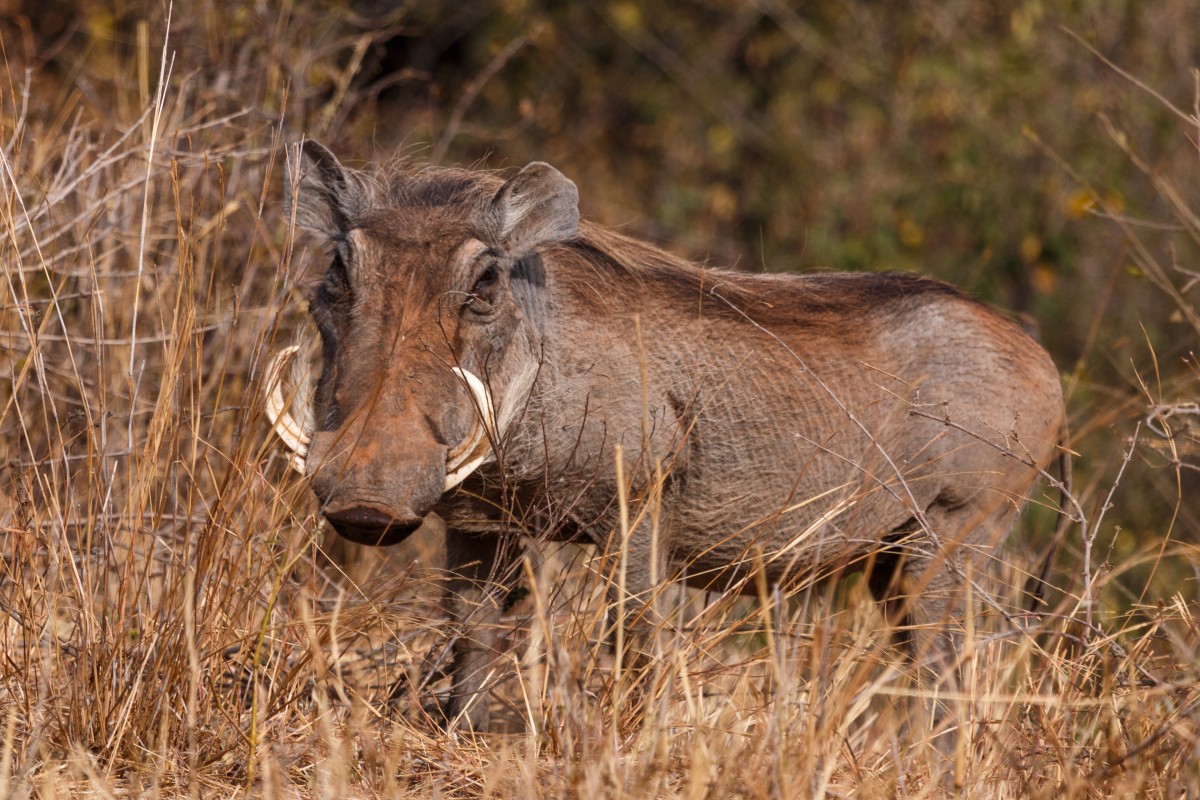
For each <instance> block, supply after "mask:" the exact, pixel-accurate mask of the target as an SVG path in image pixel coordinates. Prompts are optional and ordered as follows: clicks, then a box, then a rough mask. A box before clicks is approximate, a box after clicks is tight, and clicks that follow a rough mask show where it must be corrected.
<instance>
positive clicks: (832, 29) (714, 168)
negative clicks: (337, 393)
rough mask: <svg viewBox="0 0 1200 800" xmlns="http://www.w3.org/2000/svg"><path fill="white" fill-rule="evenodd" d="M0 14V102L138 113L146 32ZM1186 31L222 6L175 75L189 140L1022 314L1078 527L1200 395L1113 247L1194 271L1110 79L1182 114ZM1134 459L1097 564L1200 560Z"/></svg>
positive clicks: (1004, 17) (1148, 471)
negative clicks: (1065, 442)
mask: <svg viewBox="0 0 1200 800" xmlns="http://www.w3.org/2000/svg"><path fill="white" fill-rule="evenodd" d="M7 5H8V6H10V8H8V9H6V10H7V11H8V12H9V14H10V22H9V23H8V24H7V27H6V28H5V31H7V33H6V36H5V55H6V58H7V59H8V63H9V65H10V81H11V82H13V83H16V82H18V81H19V78H18V77H14V76H16V75H18V72H17V70H16V69H15V68H16V67H17V66H19V65H21V64H23V63H25V64H35V65H37V66H39V67H41V68H43V69H47V70H52V71H54V70H56V71H57V74H58V75H59V77H60V79H61V81H62V82H63V84H64V85H65V86H74V87H76V89H77V90H78V96H77V98H76V100H74V101H73V102H74V103H75V104H82V105H87V106H90V107H91V108H92V110H93V111H94V112H95V113H97V114H99V115H101V116H105V115H107V116H110V117H116V118H118V119H122V120H125V121H126V122H128V121H131V120H132V119H134V118H135V117H136V114H137V113H138V112H139V109H136V108H115V107H108V106H106V104H105V103H106V101H105V97H106V91H105V86H106V85H121V86H125V85H127V84H128V83H129V82H130V81H139V80H140V81H141V82H142V83H143V84H144V85H145V86H147V87H149V88H152V86H153V82H154V81H153V78H154V76H153V74H149V73H152V72H153V70H154V65H156V64H157V60H158V58H157V48H159V47H161V43H162V30H163V28H162V25H161V21H162V18H163V16H164V14H165V12H164V10H163V9H162V8H161V7H159V6H157V5H156V6H154V8H149V9H148V8H147V7H145V6H142V5H140V4H132V3H130V4H125V3H122V2H118V3H115V4H113V3H107V2H105V3H102V2H93V0H77V2H66V1H65V0H48V1H47V2H38V3H33V2H28V1H26V2H21V0H7ZM147 14H149V18H150V19H151V20H152V22H151V24H150V25H149V26H148V27H146V26H145V25H144V23H142V24H141V26H140V27H139V24H140V23H141V21H142V20H144V19H146V18H147ZM1197 31H1200V6H1197V4H1196V3H1195V2H1194V0H1160V2H1156V3H1144V2H1139V1H1138V0H1105V1H1104V2H1101V0H1064V1H1063V2H1050V1H1049V0H1007V1H1005V0H947V1H946V2H942V1H940V0H918V1H917V2H912V3H878V2H869V1H868V0H814V1H813V2H808V3H803V4H799V3H787V2H784V0H724V1H719V0H688V1H687V2H673V3H666V2H657V1H653V2H636V0H593V1H592V2H581V3H551V2H536V1H535V0H464V1H463V2H459V3H454V4H447V3H442V2H434V1H433V0H413V2H409V3H405V4H403V5H400V6H393V5H392V4H390V3H385V2H382V0H377V1H375V2H360V3H345V2H317V0H291V1H290V2H285V3H281V4H266V3H260V4H248V3H238V2H231V1H230V0H217V2H213V3H207V4H204V5H203V8H201V7H199V6H197V7H195V8H189V9H184V8H182V7H176V8H175V10H174V18H173V21H172V26H171V38H170V41H169V43H168V49H169V50H171V51H173V52H174V53H175V54H176V55H175V66H174V72H175V75H176V77H177V81H178V82H179V85H180V86H187V87H188V89H187V91H192V92H194V93H195V94H196V97H197V100H196V109H197V111H196V113H197V115H198V116H204V115H207V116H208V118H217V117H218V116H219V115H220V114H228V113H235V112H238V113H240V112H243V111H245V112H246V113H248V114H250V115H251V119H252V120H255V121H257V122H258V124H260V125H261V127H262V129H263V131H264V133H263V138H266V137H268V136H269V135H270V134H271V133H272V132H273V131H278V132H281V133H282V136H283V138H284V140H294V139H296V138H298V137H299V136H300V135H302V134H304V135H309V136H314V137H318V138H321V139H323V140H325V141H326V143H327V144H329V145H331V146H332V147H334V148H335V149H336V150H337V151H338V152H339V153H341V154H342V155H344V156H345V157H347V160H348V161H351V162H354V161H356V160H362V161H378V160H385V159H387V158H390V157H392V156H394V155H396V154H398V153H399V154H403V155H405V156H407V157H410V158H413V159H415V160H417V161H420V160H423V159H433V160H435V161H440V162H442V163H454V164H465V165H473V164H482V165H485V166H488V167H494V168H501V167H513V166H519V165H522V164H524V163H525V162H527V161H531V160H535V159H542V160H547V161H550V162H552V163H554V164H555V165H556V166H558V167H559V168H560V169H562V170H563V171H564V172H565V173H567V174H568V175H569V176H571V177H572V178H574V179H575V181H576V182H577V183H578V184H579V186H580V190H581V195H582V198H583V201H582V204H583V210H584V213H585V214H586V215H588V216H590V217H592V218H594V219H598V220H600V221H603V222H606V223H608V224H610V225H615V226H621V227H623V228H625V229H627V230H629V231H631V232H633V233H635V234H638V235H641V236H644V237H647V238H649V239H652V240H654V241H657V242H659V243H662V244H664V245H666V246H668V247H669V248H671V249H674V250H675V251H676V252H681V253H683V254H685V255H688V256H691V257H694V258H697V259H701V260H706V261H708V262H709V263H712V264H715V265H722V266H730V265H733V266H736V267H738V268H741V269H748V270H771V271H782V270H810V269H817V268H838V269H871V270H876V269H903V270H919V271H921V272H924V273H928V274H932V275H935V276H938V277H941V278H943V279H946V280H948V281H951V282H953V283H956V284H958V285H960V286H962V287H964V288H966V289H967V290H968V291H970V292H972V293H973V294H975V295H977V296H979V297H981V298H983V299H986V300H988V301H990V302H993V303H996V304H997V305H999V306H1002V307H1004V308H1007V309H1010V310H1011V311H1013V312H1016V313H1018V314H1022V315H1026V316H1027V319H1028V320H1029V321H1030V322H1031V323H1033V324H1036V325H1037V326H1038V327H1039V328H1040V333H1041V336H1042V338H1043V340H1044V342H1045V343H1046V345H1047V347H1048V348H1049V349H1050V350H1051V352H1052V353H1053V355H1054V356H1055V358H1056V360H1057V361H1058V364H1059V366H1060V368H1061V369H1062V370H1063V371H1064V373H1065V374H1066V376H1067V382H1068V383H1067V385H1068V389H1069V392H1070V405H1071V411H1072V417H1073V422H1074V427H1075V429H1076V432H1077V436H1076V448H1077V449H1078V450H1080V451H1081V453H1082V454H1083V457H1082V458H1081V459H1080V464H1079V467H1080V471H1079V474H1080V476H1081V485H1082V486H1083V491H1082V495H1083V500H1084V502H1085V505H1087V507H1089V508H1091V509H1095V508H1098V507H1099V505H1100V504H1101V502H1102V501H1103V499H1104V495H1105V493H1106V492H1107V488H1108V486H1109V485H1110V483H1111V480H1112V478H1113V475H1114V474H1115V472H1116V468H1117V466H1118V465H1119V462H1120V454H1121V452H1122V451H1123V449H1124V448H1125V446H1126V441H1125V439H1124V438H1123V437H1124V436H1127V435H1128V434H1130V433H1131V432H1132V429H1133V426H1134V423H1135V421H1136V420H1137V419H1139V418H1140V417H1141V416H1143V415H1144V414H1145V407H1146V405H1147V404H1150V403H1156V402H1164V401H1173V400H1177V399H1180V398H1181V397H1182V398H1186V397H1188V396H1191V397H1193V398H1194V397H1195V393H1196V391H1195V390H1196V380H1197V374H1200V373H1198V372H1197V370H1196V368H1195V362H1194V361H1190V362H1189V361H1187V359H1188V357H1189V354H1190V353H1192V352H1193V351H1194V350H1195V349H1196V347H1197V331H1196V330H1194V329H1193V328H1192V327H1191V326H1189V325H1188V324H1187V322H1186V319H1185V318H1183V317H1181V315H1180V313H1179V306H1178V299H1177V298H1176V299H1172V298H1171V297H1169V296H1168V295H1167V293H1165V292H1164V291H1162V290H1161V287H1160V286H1158V285H1154V282H1153V281H1148V280H1147V279H1146V272H1145V268H1144V266H1142V265H1141V262H1140V261H1139V260H1138V259H1137V258H1134V257H1133V256H1132V255H1131V244H1132V242H1131V236H1135V237H1137V239H1138V242H1140V246H1144V247H1145V248H1146V249H1147V250H1148V251H1150V252H1151V253H1154V254H1155V255H1156V257H1157V258H1161V259H1162V260H1163V262H1164V263H1167V264H1175V265H1180V266H1183V267H1185V268H1190V269H1193V270H1194V269H1196V261H1195V256H1196V254H1197V242H1196V241H1194V240H1192V239H1190V238H1189V237H1188V236H1185V235H1181V229H1180V226H1179V225H1178V222H1177V218H1176V216H1175V215H1176V214H1177V213H1178V209H1177V208H1171V207H1170V204H1168V203H1165V202H1164V200H1163V195H1162V192H1161V191H1160V187H1158V186H1157V185H1156V178H1155V176H1156V175H1158V176H1169V177H1173V178H1174V185H1175V187H1176V188H1177V189H1178V190H1180V191H1181V192H1183V193H1184V194H1185V195H1186V196H1185V197H1184V204H1185V205H1186V206H1188V207H1190V208H1191V209H1200V202H1197V197H1196V194H1197V191H1198V187H1200V181H1197V180H1195V175H1196V168H1197V161H1198V160H1200V159H1198V157H1197V150H1196V137H1197V136H1198V135H1200V134H1198V132H1197V129H1196V127H1195V126H1194V125H1193V126H1192V127H1191V128H1190V129H1189V128H1188V126H1187V125H1185V124H1184V123H1183V121H1181V119H1180V118H1179V115H1178V114H1176V113H1174V112H1173V111H1172V110H1171V109H1170V108H1169V107H1168V106H1167V105H1165V104H1164V103H1163V102H1161V101H1159V100H1156V99H1155V98H1153V97H1152V96H1151V95H1150V94H1149V93H1147V92H1146V91H1144V90H1143V89H1141V88H1139V87H1138V86H1137V85H1135V83H1134V82H1132V81H1131V80H1128V79H1127V78H1126V77H1123V76H1122V75H1121V74H1119V73H1118V72H1117V71H1116V70H1114V69H1113V68H1112V67H1111V66H1110V65H1108V64H1106V63H1105V62H1104V58H1107V59H1111V61H1112V62H1113V63H1114V64H1116V65H1119V66H1120V68H1121V69H1123V70H1125V71H1127V72H1128V73H1129V75H1131V76H1135V77H1136V79H1137V80H1138V81H1141V82H1144V83H1145V84H1146V85H1148V86H1150V87H1153V89H1154V90H1155V91H1157V92H1159V93H1161V95H1162V96H1163V97H1164V98H1166V99H1167V100H1169V101H1170V102H1171V103H1173V104H1175V106H1177V107H1179V108H1183V109H1190V108H1192V103H1193V98H1194V96H1195V93H1196V92H1197V88H1196V81H1197V78H1196V77H1195V73H1194V72H1193V70H1194V69H1195V67H1196V66H1197V64H1200V37H1198V36H1197ZM139 37H141V38H139ZM139 43H141V44H140V45H139ZM139 46H140V47H141V51H142V52H148V53H150V54H151V58H150V59H149V64H150V65H151V66H150V68H149V70H147V69H142V70H141V72H140V73H139V72H138V71H136V70H135V71H134V73H133V74H131V72H130V69H129V65H130V64H132V63H135V62H136V60H137V59H136V55H137V53H138V52H139ZM1093 48H1094V50H1095V52H1093ZM1098 54H1102V55H1103V58H1101V57H1100V56H1099V55H1098ZM143 60H145V59H143ZM149 88H148V89H147V91H149ZM6 91H7V89H6ZM114 96H116V95H115V94H114ZM64 107H65V106H64ZM67 110H68V111H69V110H70V109H69V108H68V109H67ZM216 135H218V136H219V133H218V134H216ZM1189 137H1190V138H1189ZM1139 159H1140V160H1141V162H1142V163H1141V164H1139V163H1138V160H1139ZM277 190H278V189H277V188H276V191H277ZM1188 193H1190V194H1188ZM272 202H278V196H277V195H276V196H275V197H273V198H272ZM1114 214H1117V215H1127V216H1128V217H1129V218H1131V219H1137V220H1141V221H1142V223H1139V224H1136V225H1134V226H1133V227H1132V228H1126V229H1122V228H1121V227H1120V226H1117V225H1114V224H1113V223H1112V222H1111V220H1106V219H1104V218H1103V217H1104V216H1105V215H1109V216H1111V215H1114ZM268 216H269V214H268ZM281 223H282V221H281ZM1134 249H1136V248H1134ZM1179 275H1180V276H1182V275H1183V273H1179ZM1179 282H1180V284H1181V285H1186V281H1185V280H1184V279H1183V278H1182V277H1180V281H1179ZM848 324H853V321H848ZM1142 380H1144V381H1145V386H1146V388H1145V389H1143V388H1142V387H1141V385H1140V381H1142ZM1189 393H1190V395H1189ZM1135 463H1137V464H1138V465H1139V466H1140V467H1144V469H1140V470H1135V471H1136V472H1137V475H1136V476H1134V477H1132V478H1127V479H1126V481H1127V482H1126V484H1125V486H1126V487H1128V488H1127V489H1122V491H1120V492H1119V493H1118V494H1117V496H1116V497H1117V500H1118V502H1117V503H1116V505H1115V508H1114V510H1113V511H1112V512H1111V514H1110V516H1109V517H1108V518H1107V519H1108V522H1109V523H1112V522H1114V521H1116V522H1120V524H1121V525H1122V526H1123V527H1124V528H1125V530H1127V531H1129V530H1132V531H1134V535H1133V536H1132V537H1127V538H1126V539H1125V540H1121V541H1120V542H1117V541H1116V540H1114V542H1115V543H1114V544H1113V550H1112V553H1113V554H1114V555H1116V556H1120V555H1122V552H1121V551H1122V548H1124V549H1125V551H1126V553H1125V554H1126V555H1128V553H1130V552H1132V551H1134V550H1136V549H1137V548H1138V546H1139V543H1143V542H1144V541H1145V540H1147V539H1149V538H1152V537H1155V536H1159V535H1161V533H1162V532H1163V531H1164V530H1166V529H1167V528H1168V527H1170V526H1171V525H1172V524H1174V525H1175V528H1174V533H1175V534H1176V535H1177V536H1183V537H1185V538H1188V539H1191V540H1192V541H1197V540H1200V535H1198V534H1197V531H1198V530H1200V519H1198V516H1197V511H1195V510H1193V509H1192V508H1191V506H1190V505H1189V504H1187V503H1183V504H1182V506H1181V507H1180V510H1179V516H1178V519H1175V517H1174V516H1173V510H1174V509H1175V508H1176V507H1177V506H1180V503H1179V498H1180V497H1187V496H1189V495H1195V493H1196V492H1200V483H1198V481H1197V480H1196V478H1197V473H1196V471H1194V470H1189V469H1175V468H1174V467H1173V466H1172V464H1171V461H1170V458H1167V457H1164V456H1162V455H1161V453H1160V450H1155V449H1153V448H1151V449H1149V450H1145V451H1143V450H1139V451H1137V454H1136V455H1135ZM1172 520H1174V523H1172ZM1110 533H1111V531H1110ZM1105 546H1107V545H1105Z"/></svg>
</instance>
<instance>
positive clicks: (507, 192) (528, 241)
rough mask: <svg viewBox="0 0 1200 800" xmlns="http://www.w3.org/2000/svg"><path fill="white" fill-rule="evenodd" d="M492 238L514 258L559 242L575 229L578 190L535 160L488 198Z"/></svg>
mask: <svg viewBox="0 0 1200 800" xmlns="http://www.w3.org/2000/svg"><path fill="white" fill-rule="evenodd" d="M491 211H492V214H493V215H494V218H495V224H496V238H497V239H498V240H499V242H498V243H499V244H501V245H502V246H503V247H504V248H505V249H506V250H507V251H508V252H509V254H511V255H512V256H514V257H519V256H521V255H523V254H525V253H528V252H529V251H531V250H533V249H534V248H536V247H538V246H539V245H543V244H549V243H551V242H561V241H563V240H564V239H570V238H571V237H572V236H574V235H575V231H576V229H577V228H578V227H579V190H578V189H576V188H575V184H574V183H572V182H571V181H570V179H568V178H567V176H565V175H563V174H562V173H561V172H559V171H558V170H556V169H555V168H554V167H552V166H550V165H549V164H544V163H542V162H541V161H535V162H533V163H532V164H530V165H529V166H527V167H525V169H523V170H521V171H520V172H519V173H518V174H517V175H516V177H514V178H513V179H512V180H510V181H509V182H508V183H506V184H504V185H503V186H501V187H500V191H498V192H496V196H495V197H493V198H492V208H491Z"/></svg>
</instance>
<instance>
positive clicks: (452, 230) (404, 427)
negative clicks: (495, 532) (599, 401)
mask: <svg viewBox="0 0 1200 800" xmlns="http://www.w3.org/2000/svg"><path fill="white" fill-rule="evenodd" d="M298 155H299V158H298V159H294V160H293V164H292V165H291V170H290V172H291V174H290V176H289V181H288V200H289V209H290V210H291V211H292V213H294V215H295V219H296V223H297V225H298V226H300V227H303V228H306V229H308V230H310V231H313V232H315V233H316V234H318V235H319V236H321V237H322V238H323V239H324V240H325V242H327V244H328V246H329V249H330V255H331V262H330V265H329V269H328V271H327V272H326V273H325V276H324V279H323V280H322V281H321V283H320V284H319V285H318V286H317V287H316V289H315V290H314V291H313V292H312V294H311V296H310V299H309V303H310V311H311V314H312V318H313V320H314V322H315V323H316V326H317V328H318V330H320V333H321V342H322V350H323V362H324V363H323V369H322V372H321V377H320V380H319V382H318V384H317V387H316V391H315V393H314V396H313V400H312V414H311V419H312V420H313V421H312V423H311V424H301V423H298V422H297V421H296V420H295V419H294V418H293V417H292V416H291V415H290V414H289V413H288V412H287V407H288V405H287V403H285V402H284V400H283V396H282V393H281V392H280V389H279V383H280V382H279V375H280V373H281V372H282V367H283V365H284V363H285V362H286V360H287V359H288V358H290V357H291V355H292V352H294V348H291V349H289V350H288V351H285V352H284V353H282V354H281V355H280V356H279V357H277V358H276V360H275V362H274V363H273V364H272V369H271V377H270V379H269V381H268V383H269V385H270V397H269V402H268V411H269V413H270V414H271V417H272V420H273V422H274V423H275V427H276V430H277V431H278V432H279V433H280V435H281V436H282V437H283V439H284V441H285V442H286V443H287V444H288V445H289V446H290V447H291V448H292V450H293V451H294V453H295V458H294V459H293V465H295V466H296V467H297V468H298V469H300V470H302V471H304V472H306V473H307V474H308V475H309V476H310V477H311V478H312V488H313V491H314V492H315V493H316V495H317V498H318V499H319V500H320V501H321V504H322V507H321V510H322V513H324V515H325V517H326V518H327V519H328V520H329V522H330V523H331V524H332V525H333V527H334V528H335V529H336V530H337V531H338V532H339V533H340V534H341V535H342V536H345V537H346V538H348V539H351V540H353V541H356V542H363V543H368V544H391V543H394V542H397V541H400V540H401V539H403V538H404V537H405V536H407V535H408V534H410V533H411V532H412V531H414V530H416V528H417V527H419V526H420V524H421V520H422V518H423V517H424V516H425V515H426V514H427V513H428V512H429V511H430V510H431V509H432V507H433V506H434V504H435V503H437V502H438V500H439V499H440V498H441V497H442V495H443V494H444V493H445V492H446V491H448V490H450V489H452V488H453V487H454V486H456V485H457V484H458V483H459V482H461V481H462V480H463V479H464V478H465V477H466V476H467V475H468V474H470V473H471V472H472V471H473V470H475V469H476V468H477V467H479V466H480V464H481V463H483V462H484V461H485V460H486V459H488V458H490V457H491V455H490V453H491V448H492V447H493V446H494V445H495V442H496V437H497V436H498V435H499V434H500V433H501V432H502V431H503V428H504V426H505V424H506V421H507V419H509V418H511V416H512V414H513V413H514V410H513V405H514V404H515V403H518V402H521V401H522V400H523V399H524V396H525V395H527V393H528V389H529V386H530V383H531V381H532V379H533V375H534V374H535V373H536V366H537V354H538V350H539V347H540V334H539V333H538V329H539V328H538V325H537V324H535V322H536V321H531V320H529V317H530V316H532V315H537V314H540V313H541V311H540V309H541V307H542V303H543V302H544V299H543V298H542V297H541V295H542V294H543V293H542V291H541V290H542V287H543V286H544V282H545V273H544V271H543V265H542V262H541V258H540V256H539V250H540V249H542V248H544V247H545V246H547V245H550V244H553V243H555V242H559V241H562V240H564V239H568V238H570V237H572V236H574V235H575V233H576V227H577V225H578V222H579V212H578V207H577V204H578V193H577V192H576V189H575V185H574V184H573V183H571V181H569V180H567V179H566V178H565V177H563V175H562V174H561V173H559V172H558V171H557V170H555V169H554V168H553V167H550V166H549V165H547V164H541V163H535V164H530V165H529V166H527V167H525V169H523V170H521V172H520V173H519V174H518V175H516V176H515V177H514V178H512V179H511V180H509V181H508V182H507V183H503V184H501V182H500V181H499V180H498V179H494V178H490V177H482V178H481V177H480V176H479V174H478V173H465V172H457V171H447V170H431V171H428V172H425V173H416V174H413V175H410V176H408V177H407V178H401V179H399V180H397V181H396V182H394V183H393V184H392V185H388V186H381V185H377V184H376V183H375V182H373V181H372V180H371V179H370V178H368V177H366V176H363V175H361V174H359V173H357V172H354V171H351V170H347V169H345V168H343V167H342V165H341V164H339V163H338V161H337V159H336V158H334V157H333V155H332V154H331V153H330V152H329V151H328V150H326V149H325V148H324V147H322V146H320V145H318V144H316V143H314V142H306V143H304V144H303V145H302V147H301V148H300V149H299V153H298Z"/></svg>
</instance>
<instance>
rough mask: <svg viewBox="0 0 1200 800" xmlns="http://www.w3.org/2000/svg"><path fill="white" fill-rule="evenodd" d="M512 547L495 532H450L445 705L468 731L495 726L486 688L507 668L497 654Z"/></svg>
mask: <svg viewBox="0 0 1200 800" xmlns="http://www.w3.org/2000/svg"><path fill="white" fill-rule="evenodd" d="M508 544H509V543H508V542H507V541H506V540H505V538H504V537H502V536H498V535H496V534H493V533H465V532H462V531H456V530H449V531H447V533H446V570H447V572H449V574H450V578H449V583H448V584H447V587H446V598H445V605H446V609H447V611H449V613H450V619H451V624H452V625H453V626H454V630H453V632H452V635H453V636H454V642H453V645H452V652H453V663H452V665H451V668H450V671H451V679H452V688H451V691H450V695H449V697H448V698H447V699H446V701H445V702H444V703H442V713H443V714H444V716H445V718H446V720H447V721H448V722H450V723H451V724H453V725H456V726H458V727H460V728H464V729H473V730H477V731H486V730H487V729H488V725H489V722H490V719H489V714H488V697H487V689H488V687H489V686H490V685H491V684H492V683H494V681H495V675H496V673H497V671H498V669H499V668H500V667H501V666H502V665H499V664H498V656H499V653H498V652H497V650H496V645H497V641H498V639H499V623H500V611H501V607H502V604H503V600H504V597H505V594H506V589H505V588H504V587H503V586H502V585H501V584H500V583H499V582H498V581H499V579H501V578H502V577H503V576H504V575H505V574H506V572H507V570H506V569H505V568H504V567H505V563H506V562H507V561H508V559H507V558H505V557H504V556H505V549H506V546H507V545H508Z"/></svg>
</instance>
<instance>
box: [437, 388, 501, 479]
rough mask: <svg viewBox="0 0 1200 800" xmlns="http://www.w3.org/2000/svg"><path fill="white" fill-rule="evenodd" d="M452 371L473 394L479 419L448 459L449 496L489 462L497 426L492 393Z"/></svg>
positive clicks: (477, 418) (472, 398) (472, 397)
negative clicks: (452, 490)
mask: <svg viewBox="0 0 1200 800" xmlns="http://www.w3.org/2000/svg"><path fill="white" fill-rule="evenodd" d="M453 369H454V374H455V375H457V376H458V377H459V378H461V379H462V380H463V382H464V383H466V385H467V389H468V390H469V391H470V392H471V400H472V401H473V403H474V405H475V409H476V411H477V412H478V415H477V416H476V418H475V422H474V424H473V425H472V426H471V432H470V433H469V434H467V438H466V439H464V440H463V441H462V442H461V443H460V444H459V445H458V446H457V447H455V448H454V449H453V450H451V451H450V453H449V454H448V455H447V456H446V484H445V488H444V489H443V491H447V492H448V491H450V490H451V489H453V488H454V487H455V486H458V485H459V484H460V483H462V482H463V481H464V480H466V478H467V476H468V475H470V474H471V473H472V472H474V471H475V470H477V469H479V465H480V464H482V463H483V462H484V461H486V460H487V458H488V456H489V455H490V454H491V451H492V443H491V441H490V439H489V436H490V435H492V434H494V432H495V426H496V410H495V407H494V406H493V405H492V393H491V392H489V391H488V388H487V387H486V386H484V385H483V381H481V380H479V378H477V377H475V376H474V375H472V374H471V373H470V372H468V371H467V370H465V369H460V368H459V367H454V368H453ZM480 418H482V420H481V419H480Z"/></svg>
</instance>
